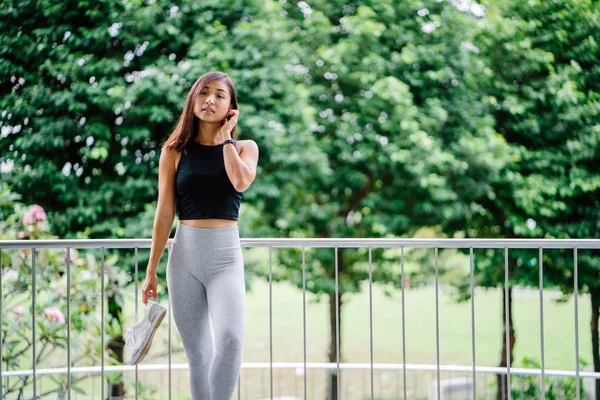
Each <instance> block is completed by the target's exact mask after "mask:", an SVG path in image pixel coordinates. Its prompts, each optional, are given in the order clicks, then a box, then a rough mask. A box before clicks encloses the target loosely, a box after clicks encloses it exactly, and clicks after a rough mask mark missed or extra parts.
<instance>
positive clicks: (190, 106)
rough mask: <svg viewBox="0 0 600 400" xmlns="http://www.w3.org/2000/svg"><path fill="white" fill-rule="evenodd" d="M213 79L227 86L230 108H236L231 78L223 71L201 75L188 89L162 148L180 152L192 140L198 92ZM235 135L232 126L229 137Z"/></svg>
mask: <svg viewBox="0 0 600 400" xmlns="http://www.w3.org/2000/svg"><path fill="white" fill-rule="evenodd" d="M215 80H222V81H223V82H225V83H226V84H227V86H228V87H229V94H230V95H231V103H230V104H231V108H232V109H233V110H237V109H238V100H237V91H236V90H235V84H234V83H233V79H231V78H230V77H229V75H227V74H226V73H224V72H219V71H211V72H207V73H205V74H204V75H202V76H201V77H200V78H198V80H196V82H195V83H194V85H193V86H192V88H191V89H190V91H189V93H188V95H187V97H186V99H185V105H184V107H183V111H182V113H181V116H180V117H179V122H178V123H177V126H176V127H175V129H174V130H173V132H171V134H170V135H169V138H168V139H167V140H166V142H165V143H164V144H163V145H162V149H163V150H164V149H169V150H175V151H178V152H181V151H182V150H183V149H184V147H185V146H186V145H187V144H188V143H189V141H190V140H193V137H194V135H196V133H197V132H198V121H199V120H198V117H196V115H195V114H194V104H195V103H196V98H197V97H198V94H199V93H200V91H201V90H202V89H204V87H205V86H206V85H208V84H209V83H210V82H212V81H215ZM236 136H237V126H235V127H233V130H232V131H231V137H232V138H233V139H235V138H236Z"/></svg>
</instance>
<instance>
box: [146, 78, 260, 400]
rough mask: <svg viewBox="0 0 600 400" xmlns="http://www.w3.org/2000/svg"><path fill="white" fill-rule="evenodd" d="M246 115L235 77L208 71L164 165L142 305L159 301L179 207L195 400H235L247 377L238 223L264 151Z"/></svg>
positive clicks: (179, 294) (179, 269)
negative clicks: (245, 123) (246, 131)
mask: <svg viewBox="0 0 600 400" xmlns="http://www.w3.org/2000/svg"><path fill="white" fill-rule="evenodd" d="M238 117H239V111H238V101H237V93H236V89H235V85H234V82H233V80H232V79H231V78H230V77H229V76H228V75H226V74H224V73H222V72H209V73H206V74H204V75H203V76H201V77H200V78H199V79H198V80H197V81H196V82H195V83H194V85H193V86H192V88H191V90H190V92H189V93H188V95H187V98H186V101H185V106H184V109H183V112H182V114H181V117H180V119H179V123H178V124H177V127H176V128H175V130H174V131H173V133H171V135H170V137H169V138H168V139H167V141H166V142H165V144H164V145H163V146H162V153H161V156H160V161H159V173H158V189H159V190H158V205H157V208H156V215H155V218H154V227H153V230H152V247H151V250H150V260H149V262H148V267H147V271H146V279H145V280H144V283H143V286H142V301H143V302H144V304H147V303H148V299H150V298H157V297H158V296H157V284H158V278H157V275H156V268H157V265H158V261H159V260H160V257H161V255H162V252H163V250H164V247H165V245H166V243H167V239H168V238H169V233H170V231H171V227H172V225H173V219H174V217H175V212H176V211H177V213H178V216H179V223H178V225H177V231H176V233H175V237H174V239H173V243H172V247H171V251H170V253H169V261H168V264H167V285H168V288H169V299H170V302H171V309H172V310H173V317H174V319H175V324H176V326H177V329H178V330H179V333H180V334H181V339H182V342H183V347H184V350H185V354H186V356H187V359H188V362H189V368H190V369H189V377H190V388H191V395H192V399H193V400H230V399H231V397H232V395H233V392H234V390H235V386H236V384H237V381H238V376H239V373H240V366H241V354H242V346H243V339H244V329H245V310H246V309H245V295H246V292H245V283H244V263H243V258H242V250H241V246H240V239H239V231H238V226H237V220H238V215H239V207H240V202H241V200H242V192H243V191H244V190H246V189H247V188H248V187H249V186H250V184H252V182H253V181H254V178H255V176H256V166H257V163H258V146H257V145H256V143H255V142H253V141H252V140H240V141H237V140H236V124H237V121H238ZM209 315H210V317H211V319H212V321H213V326H214V334H215V342H216V343H215V344H216V353H215V354H213V343H212V337H211V333H210V328H209Z"/></svg>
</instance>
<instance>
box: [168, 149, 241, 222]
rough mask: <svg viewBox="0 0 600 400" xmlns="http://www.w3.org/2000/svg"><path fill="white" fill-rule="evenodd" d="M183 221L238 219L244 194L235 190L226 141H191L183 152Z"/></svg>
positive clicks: (179, 176) (178, 188)
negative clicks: (226, 159)
mask: <svg viewBox="0 0 600 400" xmlns="http://www.w3.org/2000/svg"><path fill="white" fill-rule="evenodd" d="M175 194H176V199H177V212H178V214H179V219H180V220H185V219H207V218H219V219H230V220H235V221H237V219H238V215H239V210H240V202H241V200H242V193H241V192H238V191H237V190H235V188H234V187H233V185H232V184H231V181H230V180H229V177H228V176H227V172H226V171H225V162H224V160H223V144H220V145H216V146H206V145H203V144H200V143H198V142H196V141H195V140H190V142H189V143H188V144H187V145H186V146H185V148H184V150H183V151H182V152H181V158H180V159H179V164H177V172H176V176H175Z"/></svg>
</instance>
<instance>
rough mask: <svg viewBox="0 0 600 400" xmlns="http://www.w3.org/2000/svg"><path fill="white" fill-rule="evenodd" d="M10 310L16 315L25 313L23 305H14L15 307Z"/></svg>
mask: <svg viewBox="0 0 600 400" xmlns="http://www.w3.org/2000/svg"><path fill="white" fill-rule="evenodd" d="M12 312H13V313H15V314H17V315H23V314H24V313H25V307H23V306H15V307H13V309H12Z"/></svg>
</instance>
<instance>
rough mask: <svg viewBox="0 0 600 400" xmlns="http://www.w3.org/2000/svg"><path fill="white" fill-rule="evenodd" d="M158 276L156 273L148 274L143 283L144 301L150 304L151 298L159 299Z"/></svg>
mask: <svg viewBox="0 0 600 400" xmlns="http://www.w3.org/2000/svg"><path fill="white" fill-rule="evenodd" d="M157 289H158V276H157V275H156V274H149V275H146V279H144V284H143V285H142V302H143V303H144V304H145V305H148V300H149V299H150V298H154V299H158V291H157Z"/></svg>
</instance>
